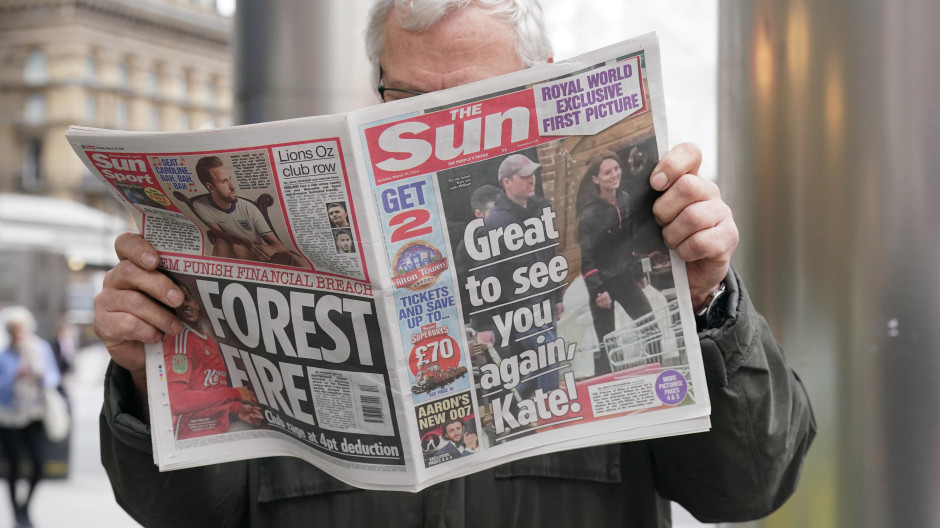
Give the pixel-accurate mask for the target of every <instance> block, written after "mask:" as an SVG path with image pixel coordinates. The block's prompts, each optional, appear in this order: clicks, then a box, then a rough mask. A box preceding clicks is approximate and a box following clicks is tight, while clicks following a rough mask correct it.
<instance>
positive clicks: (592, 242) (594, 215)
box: [578, 191, 652, 341]
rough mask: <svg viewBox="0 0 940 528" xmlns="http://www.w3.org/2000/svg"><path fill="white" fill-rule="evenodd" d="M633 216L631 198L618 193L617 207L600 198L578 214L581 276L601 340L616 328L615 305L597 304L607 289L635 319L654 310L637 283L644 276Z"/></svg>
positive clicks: (595, 328) (611, 296)
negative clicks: (636, 242)
mask: <svg viewBox="0 0 940 528" xmlns="http://www.w3.org/2000/svg"><path fill="white" fill-rule="evenodd" d="M634 234H635V233H634V226H633V223H632V218H630V197H629V196H628V195H627V193H625V192H623V191H618V192H617V206H616V207H614V205H613V204H610V203H608V202H605V201H604V200H602V199H600V198H597V199H595V200H593V201H591V202H590V203H588V204H587V205H586V206H585V207H584V210H582V211H581V214H580V216H578V246H579V247H580V248H581V276H583V277H584V283H585V285H586V286H587V289H588V296H589V299H590V306H591V315H592V316H593V318H594V331H595V332H596V333H597V339H598V340H599V341H603V340H604V336H606V335H607V334H608V333H610V332H612V331H614V327H615V325H614V306H610V307H609V308H602V307H600V306H598V305H597V295H598V294H599V293H603V292H607V293H608V294H609V295H610V298H611V301H612V302H617V303H619V304H620V306H622V307H623V309H624V311H625V312H627V315H629V316H630V318H631V319H634V320H635V319H637V318H639V317H641V316H643V315H646V314H648V313H649V312H650V311H652V307H651V306H650V303H649V300H648V299H647V298H646V295H644V294H643V291H642V290H640V288H639V286H638V285H637V282H638V281H639V280H640V279H641V278H642V272H641V270H640V268H639V262H638V259H637V256H636V255H635V254H634V251H635V248H636V245H635V236H634Z"/></svg>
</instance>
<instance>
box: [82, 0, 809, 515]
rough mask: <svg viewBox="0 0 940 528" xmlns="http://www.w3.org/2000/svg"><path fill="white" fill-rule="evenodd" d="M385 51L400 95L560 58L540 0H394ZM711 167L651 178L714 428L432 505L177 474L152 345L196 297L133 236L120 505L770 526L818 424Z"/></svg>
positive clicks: (120, 273) (122, 288)
mask: <svg viewBox="0 0 940 528" xmlns="http://www.w3.org/2000/svg"><path fill="white" fill-rule="evenodd" d="M367 41H368V50H369V54H370V57H371V60H372V62H373V64H374V65H375V67H376V70H377V73H378V74H379V79H380V85H379V91H380V94H381V95H382V97H383V99H384V100H386V101H387V100H391V99H396V98H401V97H407V96H411V95H414V94H419V93H422V92H429V91H433V90H440V89H444V88H448V87H452V86H456V85H460V84H463V83H468V82H471V81H476V80H480V79H485V78H488V77H492V76H495V75H499V74H503V73H507V72H511V71H515V70H519V69H522V68H525V67H527V66H529V65H533V64H536V63H539V62H545V61H549V60H551V47H550V45H549V43H548V40H547V38H546V36H545V35H544V26H543V23H542V19H541V10H540V7H539V6H538V4H537V3H535V1H534V0H489V1H485V2H484V1H483V0H478V1H475V2H474V1H466V0H451V1H447V0H437V1H433V0H425V1H420V0H414V1H401V0H379V1H378V2H377V3H376V5H375V7H374V8H373V10H372V13H371V19H370V23H369V27H368V29H367ZM314 51H315V52H320V53H327V52H328V50H314ZM700 161H701V154H700V151H699V149H698V148H697V147H696V146H694V145H690V144H683V145H679V146H677V147H675V148H673V149H672V150H671V151H669V152H668V154H666V155H665V156H664V157H663V158H662V159H661V160H660V162H659V164H658V165H657V167H656V168H654V170H653V172H652V177H651V179H650V184H651V185H652V187H653V188H654V189H656V190H660V191H663V194H662V196H661V197H660V198H659V199H658V200H657V201H656V204H655V206H654V213H655V215H656V217H657V220H658V222H659V223H660V224H662V225H663V236H664V238H665V240H666V241H667V243H668V244H669V245H670V246H672V247H673V248H675V249H676V250H677V251H678V254H679V256H680V257H682V258H683V259H684V260H685V261H686V262H687V263H688V278H689V287H690V290H691V294H692V303H693V306H694V309H695V310H696V311H697V312H701V313H702V315H703V318H702V319H703V320H702V323H701V327H700V334H699V337H700V339H701V341H702V353H703V356H704V360H705V370H706V375H707V378H708V385H709V395H710V399H711V403H712V415H711V421H712V429H711V431H709V432H707V433H700V434H692V435H684V436H677V437H670V438H659V439H653V440H646V441H638V442H629V443H624V444H619V445H608V446H600V447H593V448H588V449H580V450H575V451H566V452H559V453H554V454H549V455H544V456H538V457H532V458H528V459H523V460H519V461H516V462H512V463H509V464H505V465H503V466H499V467H496V468H493V469H490V470H486V471H481V472H478V473H474V474H472V475H470V476H467V477H463V478H458V479H454V480H450V481H447V482H444V483H442V484H438V485H435V486H432V487H430V488H428V489H425V490H424V491H422V492H420V493H415V494H411V493H398V492H375V491H364V490H358V489H355V488H353V487H351V486H348V485H346V484H344V483H342V482H340V481H339V480H336V479H334V478H332V477H330V476H328V475H327V474H326V473H324V472H322V471H320V470H318V469H316V468H315V467H314V466H311V465H307V464H304V463H302V462H298V461H297V460H296V459H292V458H280V457H277V458H260V459H255V460H250V461H243V462H234V463H227V464H218V465H214V466H205V467H198V468H192V469H185V470H179V471H172V472H167V473H159V472H158V471H157V469H156V467H155V466H154V464H153V454H152V452H151V441H150V437H149V433H150V431H149V428H148V426H147V425H146V423H145V420H146V414H145V412H144V409H145V408H146V405H145V401H146V397H147V395H146V384H145V375H144V353H143V343H144V342H148V343H153V342H158V341H159V340H160V339H162V334H163V333H169V334H177V333H179V332H180V331H181V330H182V325H181V323H180V322H179V321H178V320H177V319H176V318H175V317H174V315H173V313H172V312H171V311H169V310H167V309H166V308H165V307H164V306H162V305H161V304H159V303H164V304H165V305H167V306H172V307H175V306H178V305H179V304H180V303H181V302H182V300H183V295H182V293H181V292H180V291H179V289H178V288H176V287H174V286H173V284H172V282H170V280H169V279H168V278H167V277H165V276H164V275H163V274H161V273H159V272H157V271H155V267H156V265H157V260H158V259H157V254H156V252H155V251H154V249H153V248H152V247H151V246H150V245H149V244H147V243H146V242H145V241H144V240H143V239H142V238H140V237H139V236H136V235H130V234H128V235H124V236H122V237H121V238H120V239H119V240H118V243H117V252H118V255H119V257H120V258H121V263H120V264H119V265H118V266H116V267H115V269H114V270H113V271H111V272H110V273H109V274H108V276H107V278H106V280H105V284H104V289H103V291H102V293H101V294H100V295H99V296H98V298H97V299H96V314H95V328H96V331H97V332H98V335H99V336H100V337H101V339H102V340H103V341H104V343H105V344H106V345H107V346H108V349H109V351H110V352H111V355H112V358H113V360H114V361H113V363H112V365H111V368H110V370H109V374H108V377H107V380H106V398H105V406H104V410H103V420H102V433H101V434H102V457H103V461H104V465H105V467H106V468H107V470H108V474H109V475H110V478H111V482H112V485H113V487H114V492H115V495H116V497H117V499H118V501H119V502H120V503H121V505H122V506H123V507H124V508H125V509H126V510H127V511H128V512H129V513H130V514H131V515H132V516H133V517H134V518H135V519H137V520H138V521H140V522H141V523H143V524H144V525H147V526H199V527H204V526H277V527H281V526H300V525H318V526H373V525H382V526H468V527H471V526H472V527H489V526H529V527H538V528H546V527H553V526H603V527H614V526H623V527H633V528H636V527H659V526H669V525H670V513H669V502H668V501H669V500H674V501H676V502H678V503H680V504H682V505H683V506H684V507H685V508H687V509H688V510H690V511H691V512H692V513H693V514H694V515H695V516H696V517H698V518H699V519H701V520H703V521H711V522H717V521H742V520H746V519H754V518H758V517H762V516H765V515H767V514H768V513H770V512H771V511H773V510H774V509H776V508H777V507H779V506H780V505H781V504H782V503H783V502H784V501H785V500H786V499H787V497H789V495H790V494H791V493H792V491H793V489H794V488H795V486H796V483H797V479H798V476H799V473H800V468H801V465H802V460H803V457H804V455H805V453H806V450H807V449H808V447H809V444H810V442H811V441H812V438H813V436H814V433H815V423H814V420H813V416H812V411H811V410H810V406H809V401H808V399H807V396H806V393H805V391H804V389H803V386H802V384H801V382H800V381H799V378H797V376H796V375H795V374H794V373H793V372H792V371H791V370H790V368H789V367H788V366H787V363H786V360H785V358H784V356H783V353H782V351H781V349H780V347H779V345H778V344H777V343H776V342H775V341H774V340H773V337H772V336H771V334H770V330H769V329H768V327H767V325H766V323H765V322H764V320H763V318H762V317H761V316H760V315H759V314H757V312H756V311H755V310H754V307H753V306H752V305H751V301H750V299H749V298H748V296H747V293H746V291H745V289H744V287H743V284H742V283H741V279H740V278H739V277H738V275H737V274H736V273H735V272H734V271H733V270H731V269H730V267H729V261H730V258H731V255H732V253H733V251H734V249H735V247H736V245H737V241H738V232H737V228H736V227H735V224H734V221H733V219H732V215H731V211H730V210H729V208H728V206H727V205H725V203H724V202H723V201H722V200H721V197H720V195H719V192H718V188H717V187H716V186H715V185H714V184H713V183H710V182H708V181H705V180H703V179H701V178H699V177H698V176H697V175H696V172H697V170H698V167H699V164H700Z"/></svg>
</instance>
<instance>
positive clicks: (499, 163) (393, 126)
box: [67, 35, 710, 491]
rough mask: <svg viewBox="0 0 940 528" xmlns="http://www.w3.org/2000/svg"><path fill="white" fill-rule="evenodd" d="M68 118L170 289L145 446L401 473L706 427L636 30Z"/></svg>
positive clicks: (468, 467) (462, 468)
mask: <svg viewBox="0 0 940 528" xmlns="http://www.w3.org/2000/svg"><path fill="white" fill-rule="evenodd" d="M67 137H68V139H69V141H70V143H71V144H72V145H73V147H74V149H75V151H76V153H77V154H78V155H79V156H80V157H81V158H82V159H83V161H84V162H85V163H86V165H87V166H88V168H89V169H90V170H91V171H92V172H93V173H95V174H97V175H99V176H100V177H101V178H102V180H103V181H104V182H105V183H106V184H107V185H108V187H109V189H110V190H111V191H112V193H113V194H114V195H115V196H116V197H118V198H119V199H120V200H122V201H123V202H124V203H125V204H126V205H127V207H128V208H129V209H130V210H131V211H132V213H133V214H134V216H135V218H136V219H137V222H138V226H139V228H140V231H141V233H142V234H143V235H144V237H145V238H146V239H147V240H148V241H150V243H151V244H153V245H154V247H155V248H156V249H157V250H158V251H159V252H160V255H161V258H160V268H161V270H163V271H164V272H165V273H167V274H168V275H169V276H170V277H171V278H172V279H173V280H174V282H176V283H177V284H178V285H179V286H180V287H181V288H182V289H183V291H184V292H185V294H186V300H185V302H184V303H183V305H182V306H181V307H180V308H179V309H177V315H178V316H179V317H180V319H181V320H182V321H183V322H184V323H185V329H184V331H183V332H182V333H181V334H179V335H177V336H167V337H166V338H165V339H164V342H163V343H162V344H160V345H156V346H150V347H148V350H147V371H148V391H149V402H150V412H151V424H152V425H151V427H152V436H153V442H154V458H155V462H156V463H157V464H158V465H159V467H160V468H161V469H162V470H169V469H175V468H181V467H189V466H193V465H205V464H211V463H217V462H222V461H228V460H237V459H245V458H254V457H259V456H273V455H291V456H296V457H299V458H302V459H304V460H306V461H308V462H310V463H313V464H315V465H317V466H318V467H320V468H322V469H324V470H325V471H327V472H329V473H330V474H332V475H334V476H336V477H337V478H339V479H341V480H344V481H346V482H348V483H350V484H352V485H355V486H359V487H363V488H370V489H391V490H411V491H414V490H419V489H422V488H424V487H427V486H429V485H431V484H434V483H436V482H440V481H443V480H447V479H450V478H455V477H458V476H461V475H466V474H469V473H472V472H475V471H479V470H481V469H484V468H487V467H491V466H494V465H497V464H501V463H504V462H506V461H509V460H513V459H518V458H521V457H526V456H532V455H536V454H540V453H547V452H551V451H557V450H563V449H574V448H578V447H584V446H589V445H595V444H601V443H610V442H622V441H629V440H636V439H641V438H650V437H656V436H666V435H671V434H681V433H685V432H692V431H701V430H705V429H707V428H708V414H709V410H710V407H709V402H708V393H707V390H706V387H705V382H704V375H703V371H702V364H701V354H700V351H699V348H698V341H697V338H696V333H695V325H694V321H693V318H692V314H691V304H690V300H689V292H688V281H687V280H686V276H685V266H684V263H682V262H681V261H680V260H679V259H678V258H677V257H676V255H675V253H674V252H672V251H670V250H669V249H668V248H667V247H666V246H665V244H664V242H663V240H662V236H661V229H660V228H659V227H658V225H657V224H656V221H655V219H654V218H653V215H652V204H653V201H654V200H655V199H656V196H657V194H656V193H655V192H654V191H652V189H651V188H650V187H649V185H648V181H649V176H650V172H651V170H652V168H653V167H654V166H655V165H656V163H657V162H658V159H659V156H660V155H661V154H662V153H664V152H665V150H666V132H665V114H664V110H663V101H662V87H661V81H660V71H659V56H658V48H657V44H656V39H655V36H653V35H647V36H644V37H640V38H637V39H633V40H630V41H626V42H623V43H620V44H618V45H615V46H611V47H608V48H604V49H601V50H598V51H595V52H592V53H589V54H586V55H583V56H581V57H578V58H575V59H573V60H570V61H565V62H560V63H555V64H551V65H545V66H541V67H538V68H532V69H529V70H524V71H522V72H517V73H514V74H510V75H505V76H502V77H498V78H495V79H490V80H487V81H482V82H478V83H474V84H471V85H466V86H462V87H458V88H454V89H450V90H446V91H443V92H436V93H432V94H427V95H424V96H420V97H414V98H409V99H404V100H401V101H398V102H394V103H388V104H384V105H378V106H375V107H370V108H366V109H362V110H359V111H355V112H351V113H349V114H345V115H336V116H321V117H313V118H304V119H295V120H289V121H281V122H273V123H264V124H260V125H248V126H240V127H232V128H229V129H224V130H211V131H202V132H191V133H178V134H167V133H149V134H147V133H130V132H120V131H105V130H96V129H87V128H80V127H72V129H70V131H69V133H68V134H67Z"/></svg>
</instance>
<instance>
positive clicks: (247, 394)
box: [235, 387, 258, 405]
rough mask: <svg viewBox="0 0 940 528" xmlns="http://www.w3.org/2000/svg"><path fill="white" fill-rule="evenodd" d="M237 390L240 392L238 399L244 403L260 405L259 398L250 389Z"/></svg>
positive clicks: (237, 388) (239, 388) (238, 388)
mask: <svg viewBox="0 0 940 528" xmlns="http://www.w3.org/2000/svg"><path fill="white" fill-rule="evenodd" d="M235 390H237V391H238V397H239V399H240V400H241V401H242V402H244V403H252V404H255V405H257V404H258V397H257V396H255V393H254V391H253V390H251V389H249V388H248V387H235Z"/></svg>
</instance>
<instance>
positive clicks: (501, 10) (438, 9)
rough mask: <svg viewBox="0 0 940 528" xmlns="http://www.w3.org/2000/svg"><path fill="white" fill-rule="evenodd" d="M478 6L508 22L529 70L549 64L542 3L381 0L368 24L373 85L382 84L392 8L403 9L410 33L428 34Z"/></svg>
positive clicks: (401, 20)
mask: <svg viewBox="0 0 940 528" xmlns="http://www.w3.org/2000/svg"><path fill="white" fill-rule="evenodd" d="M469 5H477V6H479V7H482V8H483V9H486V10H487V11H489V12H490V13H492V14H493V15H494V16H496V17H499V18H501V19H503V20H505V21H506V22H507V23H509V25H510V26H511V27H512V28H513V30H514V31H515V33H516V53H517V54H518V55H519V58H520V59H521V60H522V62H523V63H525V65H526V67H527V68H528V67H531V66H534V65H536V64H540V63H543V62H545V61H547V60H548V59H549V58H551V56H552V44H551V42H549V40H548V37H547V36H546V34H545V22H544V21H543V19H542V7H541V6H540V5H539V3H538V0H377V1H376V3H375V5H374V6H372V10H371V11H370V12H369V19H368V22H367V25H366V55H368V57H369V62H371V63H372V84H373V85H375V84H377V83H378V82H379V56H380V55H381V54H382V45H383V44H384V43H385V42H384V41H385V33H384V28H383V25H384V24H385V20H386V19H387V18H388V16H389V13H390V12H391V11H392V8H399V14H400V16H399V17H398V19H399V20H398V23H399V25H400V26H401V27H402V29H406V30H408V31H424V30H426V29H428V28H430V27H431V26H433V25H434V24H435V23H436V22H437V21H438V20H440V19H442V18H444V17H445V16H446V15H447V14H448V13H451V12H454V11H459V10H461V9H464V8H466V7H467V6H469Z"/></svg>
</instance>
